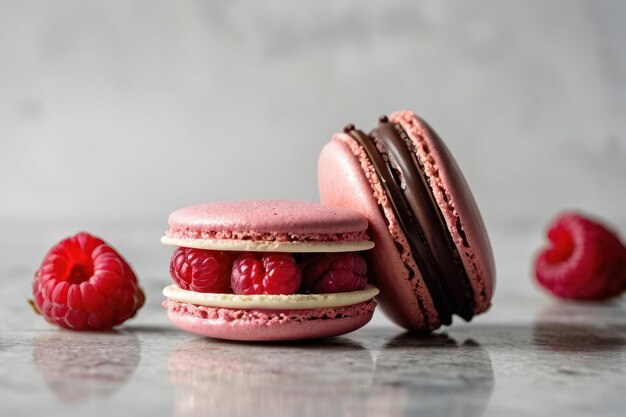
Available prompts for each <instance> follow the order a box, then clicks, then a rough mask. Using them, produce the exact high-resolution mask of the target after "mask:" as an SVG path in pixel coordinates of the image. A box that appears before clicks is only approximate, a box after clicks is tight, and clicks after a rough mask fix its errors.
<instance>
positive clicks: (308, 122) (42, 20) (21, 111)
mask: <svg viewBox="0 0 626 417" xmlns="http://www.w3.org/2000/svg"><path fill="white" fill-rule="evenodd" d="M625 21H626V6H624V3H620V2H618V1H613V2H610V1H595V2H591V1H589V2H581V1H551V2H545V1H534V2H508V1H507V2H504V1H495V0H494V1H480V2H472V3H471V4H470V3H465V2H448V1H446V2H406V1H404V2H403V1H384V2H382V1H381V2H375V1H365V2H364V1H354V2H347V1H322V2H292V1H278V2H254V1H220V2H217V1H207V2H200V1H179V2H171V1H107V2H103V1H55V2H48V1H39V2H37V1H2V2H0V196H1V197H0V198H1V199H2V200H1V201H2V202H1V204H0V224H2V225H3V230H4V231H5V233H4V238H5V239H14V240H16V241H22V242H27V241H28V242H32V241H33V236H35V235H39V236H40V237H39V238H38V239H36V241H37V242H38V244H37V246H36V247H32V243H29V247H28V248H25V249H24V248H21V249H19V250H20V251H23V250H26V251H27V252H28V255H27V256H29V257H31V258H32V264H33V268H32V269H33V271H34V270H35V269H36V266H37V263H38V262H40V260H41V257H42V256H43V254H44V253H45V250H46V249H47V248H48V247H49V246H50V245H51V244H53V243H54V242H55V241H58V240H59V239H60V238H61V237H63V236H65V235H69V234H71V233H74V232H75V231H77V230H80V229H85V230H89V231H92V232H94V233H97V234H100V235H102V236H103V237H104V238H106V239H107V240H109V241H110V242H111V243H112V244H113V245H114V246H117V247H118V248H119V249H120V251H121V252H122V253H124V254H125V255H126V256H127V257H128V258H129V259H130V261H131V263H132V264H133V265H134V266H135V268H136V269H137V272H138V275H139V276H140V279H143V280H144V281H143V282H144V285H148V286H149V285H151V284H149V283H146V280H152V281H154V286H155V288H156V287H157V286H160V285H162V284H163V283H166V282H167V280H168V278H167V276H166V274H167V272H166V271H167V262H168V255H167V254H168V250H167V249H166V248H162V247H161V246H160V245H159V243H158V238H159V237H160V235H161V233H162V232H163V230H164V229H165V227H166V218H167V215H168V213H169V212H171V211H172V210H174V209H176V208H178V207H181V206H185V205H189V204H192V203H198V202H202V201H206V200H223V199H242V198H296V199H317V186H316V162H317V155H318V153H319V151H320V149H321V147H322V146H323V145H324V143H325V142H326V141H328V140H329V138H330V136H331V135H332V133H333V132H335V131H338V130H340V129H341V128H342V127H343V126H344V125H345V124H347V123H348V122H354V123H356V124H357V125H358V126H360V127H362V128H364V129H369V128H371V127H373V126H374V123H375V121H376V119H377V117H378V116H379V115H380V114H383V113H389V112H392V111H394V110H397V109H402V108H410V109H413V110H415V111H416V112H417V113H419V114H421V115H422V116H423V117H424V118H426V119H427V120H428V121H430V123H431V124H432V125H433V126H434V127H435V128H436V130H438V132H439V133H440V134H441V136H442V137H443V138H444V140H446V142H447V143H448V145H449V147H450V148H451V150H452V151H453V153H454V154H455V156H456V158H457V160H458V162H459V164H460V165H461V167H462V168H463V170H464V172H465V174H466V177H467V179H468V181H469V183H470V184H471V186H472V188H473V191H474V194H475V196H476V199H477V200H478V203H479V205H480V207H481V209H482V212H483V215H484V218H485V221H486V223H487V227H488V229H489V231H490V233H491V237H492V241H493V245H494V250H495V254H496V260H497V266H498V271H499V276H498V279H499V281H498V288H497V292H498V295H497V296H496V300H497V299H498V297H500V296H502V294H507V293H508V294H517V295H519V296H520V297H524V296H527V297H535V296H538V294H539V293H538V292H537V291H536V289H535V288H533V286H532V281H531V280H530V272H529V271H530V265H531V259H532V256H533V254H534V253H535V251H536V250H537V248H538V246H539V245H540V244H541V241H542V236H541V234H542V229H543V227H544V225H545V223H546V222H547V221H548V220H549V219H550V218H552V217H553V216H554V215H555V214H556V213H557V212H559V211H561V210H562V209H565V208H578V209H584V210H587V211H589V212H591V213H595V214H597V215H600V216H602V217H604V218H605V219H607V221H610V222H611V223H612V224H614V225H615V226H617V227H618V228H620V229H621V230H622V232H624V231H625V230H626V212H625V210H624V204H625V202H626V187H625V186H624V180H626V164H625V161H626V158H625V157H626V117H624V116H625V115H626V48H625V47H624V40H625V39H626V24H625ZM20 239H22V240H20ZM18 247H19V245H18ZM16 250H18V249H16ZM0 256H2V258H3V260H2V262H3V263H6V262H8V263H9V264H10V261H11V256H12V255H11V254H10V253H3V254H2V255H0ZM155 259H158V261H155ZM11 273H13V274H20V275H22V274H25V275H27V276H29V277H30V276H31V275H30V274H32V271H21V270H19V271H12V272H11ZM142 277H143V278H142ZM29 279H30V278H29ZM27 286H28V284H25V287H27ZM149 296H150V297H152V298H153V299H154V300H155V301H154V302H155V303H156V302H158V300H156V299H157V298H158V291H157V293H155V294H152V293H150V294H149Z"/></svg>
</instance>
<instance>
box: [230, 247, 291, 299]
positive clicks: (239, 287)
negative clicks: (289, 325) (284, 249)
mask: <svg viewBox="0 0 626 417" xmlns="http://www.w3.org/2000/svg"><path fill="white" fill-rule="evenodd" d="M301 279H302V272H301V271H300V268H298V265H297V264H296V261H295V259H294V257H293V256H292V255H290V254H288V253H272V252H270V253H263V254H260V253H256V252H247V253H243V254H241V255H239V256H238V257H237V258H236V259H235V261H234V262H233V269H232V274H231V281H230V282H231V286H232V288H233V292H234V293H235V294H244V295H251V294H286V295H289V294H295V292H296V291H297V290H298V288H300V282H301Z"/></svg>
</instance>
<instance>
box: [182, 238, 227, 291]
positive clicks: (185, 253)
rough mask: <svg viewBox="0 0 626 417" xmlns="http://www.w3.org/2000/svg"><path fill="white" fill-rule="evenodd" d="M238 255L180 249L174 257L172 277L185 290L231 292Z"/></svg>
mask: <svg viewBox="0 0 626 417" xmlns="http://www.w3.org/2000/svg"><path fill="white" fill-rule="evenodd" d="M235 255H236V253H233V252H220V251H212V250H202V249H192V248H178V249H176V250H175V251H174V254H173V255H172V262H171V263H170V275H171V276H172V279H173V280H174V281H175V282H176V284H178V286H179V287H180V288H182V289H183V290H189V291H196V292H213V293H226V292H230V272H231V269H232V266H233V259H234V257H235Z"/></svg>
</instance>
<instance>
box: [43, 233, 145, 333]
mask: <svg viewBox="0 0 626 417" xmlns="http://www.w3.org/2000/svg"><path fill="white" fill-rule="evenodd" d="M33 296H34V298H35V300H34V305H35V306H36V308H37V310H38V311H39V312H40V313H41V314H42V315H43V316H44V318H45V319H46V320H47V321H49V322H50V323H53V324H57V325H59V326H61V327H65V328H68V329H74V330H105V329H111V328H112V327H114V326H116V325H118V324H121V323H123V322H124V321H126V320H127V319H129V318H131V317H133V316H134V315H135V314H136V313H137V310H139V309H140V308H141V306H142V305H143V303H144V301H145V297H144V294H143V292H142V290H141V288H140V287H139V283H138V282H137V277H136V276H135V273H134V272H133V270H132V269H131V267H130V266H129V265H128V263H127V262H126V261H125V260H124V258H122V257H121V256H120V255H119V254H118V253H117V252H116V251H115V249H113V248H112V247H111V246H109V245H107V244H106V243H105V242H104V241H103V240H102V239H100V238H97V237H94V236H92V235H90V234H88V233H85V232H81V233H78V234H77V235H75V236H72V237H69V238H67V239H64V240H62V241H61V242H59V243H57V244H56V245H54V246H53V247H52V248H51V249H50V251H49V252H48V253H47V255H46V257H45V258H44V260H43V262H42V264H41V266H40V267H39V269H38V270H37V272H36V273H35V279H34V281H33Z"/></svg>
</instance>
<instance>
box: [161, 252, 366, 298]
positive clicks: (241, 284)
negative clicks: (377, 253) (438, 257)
mask: <svg viewBox="0 0 626 417" xmlns="http://www.w3.org/2000/svg"><path fill="white" fill-rule="evenodd" d="M170 275H171V277H172V279H173V280H174V282H176V284H177V285H178V286H179V287H180V288H181V289H184V290H190V291H195V292H205V293H234V294H243V295H252V294H285V295H290V294H296V293H319V294H325V293H337V292H350V291H358V290H362V289H364V288H365V286H366V285H367V264H366V262H365V260H364V259H363V258H362V257H361V256H359V255H358V254H357V253H355V252H346V253H318V254H290V253H278V252H266V253H261V252H222V251H213V250H203V249H193V248H178V249H176V251H174V254H173V255H172V260H171V263H170Z"/></svg>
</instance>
